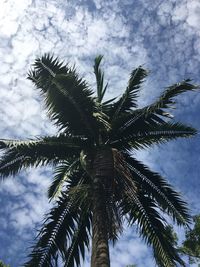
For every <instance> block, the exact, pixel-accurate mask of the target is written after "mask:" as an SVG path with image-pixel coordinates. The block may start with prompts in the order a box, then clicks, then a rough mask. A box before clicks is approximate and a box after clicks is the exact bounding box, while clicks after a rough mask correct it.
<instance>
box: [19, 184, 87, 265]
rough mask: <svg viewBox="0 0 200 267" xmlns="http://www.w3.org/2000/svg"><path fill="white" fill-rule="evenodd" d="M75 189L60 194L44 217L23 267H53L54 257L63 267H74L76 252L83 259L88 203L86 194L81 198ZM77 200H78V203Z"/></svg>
mask: <svg viewBox="0 0 200 267" xmlns="http://www.w3.org/2000/svg"><path fill="white" fill-rule="evenodd" d="M76 187H77V186H75V187H71V186H70V190H69V191H68V193H67V192H65V193H62V195H61V197H59V199H58V201H57V202H56V205H55V207H54V208H52V210H51V211H50V213H49V214H48V215H47V218H46V219H45V222H44V224H43V227H42V230H41V231H40V233H39V235H38V241H37V243H36V245H35V246H34V247H33V250H32V253H31V254H30V256H29V258H30V260H29V261H28V262H27V263H26V264H25V265H24V266H27V267H28V266H29V267H35V266H37V267H46V266H54V265H53V264H52V262H53V261H54V258H55V257H56V255H60V256H61V257H62V260H63V262H65V264H66V265H65V266H68V267H69V266H70V267H74V266H75V262H76V264H77V265H76V266H79V264H80V254H79V250H80V251H81V255H82V258H83V259H84V256H85V248H86V247H87V248H89V235H90V224H91V215H90V205H91V201H89V198H87V194H88V192H90V191H88V190H84V192H86V194H85V195H84V197H83V194H82V195H80V190H76V192H75V191H74V190H75V189H76ZM78 187H79V188H80V187H81V185H80V186H78ZM83 187H84V186H82V188H83ZM84 188H85V187H84ZM72 192H75V193H72ZM80 196H82V198H81V197H80ZM78 199H79V200H80V199H81V202H80V201H78ZM84 199H85V200H84ZM51 264H52V265H51Z"/></svg>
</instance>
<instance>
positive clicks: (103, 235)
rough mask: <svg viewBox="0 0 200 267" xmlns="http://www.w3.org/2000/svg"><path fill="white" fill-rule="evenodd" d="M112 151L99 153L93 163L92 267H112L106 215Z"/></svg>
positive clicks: (106, 150) (111, 169) (100, 151)
mask: <svg viewBox="0 0 200 267" xmlns="http://www.w3.org/2000/svg"><path fill="white" fill-rule="evenodd" d="M112 158H113V157H112V151H111V150H110V149H104V150H99V151H97V153H96V155H95V158H94V162H93V170H94V172H93V173H94V177H93V203H92V204H93V218H92V256H91V267H110V257H109V245H108V236H109V234H108V225H107V223H106V221H107V213H106V203H105V199H106V196H105V194H106V187H107V185H106V184H107V183H109V177H110V175H113V173H112V172H113V160H112Z"/></svg>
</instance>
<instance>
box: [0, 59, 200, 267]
mask: <svg viewBox="0 0 200 267" xmlns="http://www.w3.org/2000/svg"><path fill="white" fill-rule="evenodd" d="M101 60H102V56H98V57H96V59H95V64H94V73H95V77H96V83H97V94H96V95H94V93H93V91H91V89H90V88H89V86H88V84H87V83H86V82H85V80H84V79H82V78H79V75H78V74H77V71H76V69H75V68H74V67H70V66H69V65H65V64H64V63H61V62H59V60H58V59H57V58H54V57H53V56H51V55H49V54H46V55H44V56H42V57H41V58H38V59H36V61H35V63H34V65H33V68H32V70H31V71H30V72H29V74H28V79H30V80H31V81H32V82H33V83H34V85H35V86H36V88H37V89H39V90H40V92H41V95H42V97H43V99H44V101H45V105H46V108H47V113H48V115H49V117H50V119H51V120H52V121H53V122H54V123H55V124H56V126H57V127H58V134H57V135H56V136H42V137H40V138H35V139H33V140H25V141H24V140H0V148H1V149H2V150H3V152H4V153H3V155H2V158H1V161H0V174H1V177H2V179H3V178H5V177H8V176H10V175H16V174H17V173H18V172H19V171H20V170H22V169H24V168H28V167H37V166H38V165H42V166H44V165H49V164H51V165H53V166H54V167H55V171H54V180H53V181H52V184H51V186H50V188H49V190H48V197H49V199H50V200H53V203H54V207H53V208H52V209H51V210H50V212H49V214H48V215H47V216H46V218H45V221H44V222H43V226H42V229H41V231H40V233H39V235H38V239H37V243H36V244H35V245H34V247H33V250H32V253H31V254H30V255H29V259H28V260H27V263H25V265H24V266H29V267H30V266H32V267H33V266H34V267H36V266H37V267H44V266H54V262H55V261H57V258H58V256H59V258H60V259H61V258H62V261H63V266H65V267H72V266H75V265H77V266H80V262H81V258H83V259H84V257H85V250H86V249H87V248H89V247H90V236H91V240H92V243H91V245H92V253H91V266H92V267H100V266H101V267H108V266H110V258H109V242H113V243H114V244H115V241H117V239H118V237H119V236H120V234H121V232H122V230H123V223H124V222H128V224H129V226H133V225H137V229H138V231H139V234H140V235H141V237H143V239H144V240H145V241H146V243H147V244H148V245H150V246H151V247H152V248H153V253H154V256H155V260H156V262H157V265H158V266H166V267H169V266H175V265H176V264H177V263H179V264H181V265H183V264H184V263H183V261H182V260H181V258H180V257H179V255H178V254H177V251H176V250H175V249H174V247H173V245H172V242H171V236H170V235H169V234H168V233H169V231H167V221H166V216H164V214H167V215H168V216H170V217H171V218H172V219H173V221H174V223H177V224H178V225H184V226H185V225H188V223H190V215H189V212H188V208H187V204H186V203H185V202H184V201H183V200H182V198H181V196H180V195H179V193H177V192H176V191H175V190H174V189H173V188H172V186H171V185H170V184H168V182H167V181H166V180H165V179H164V178H163V177H162V176H161V175H159V174H158V173H156V172H153V171H151V170H150V169H149V168H148V167H147V166H145V165H144V164H143V163H141V162H139V161H138V160H137V159H136V158H135V156H134V151H137V150H138V149H142V148H148V147H150V146H151V145H153V144H161V143H164V142H166V141H169V140H172V139H176V138H178V137H190V136H193V135H194V134H196V130H195V129H194V128H192V127H190V126H187V125H184V124H181V123H178V122H174V121H170V118H171V115H170V114H169V113H168V112H166V110H167V109H169V108H171V106H172V105H174V103H175V102H174V97H175V96H177V95H178V94H180V93H183V92H186V91H192V90H196V89H197V88H198V87H197V86H195V85H193V84H191V82H190V80H184V81H182V82H181V83H177V84H174V85H172V86H170V87H168V88H167V89H166V90H165V91H164V93H163V94H161V96H160V98H159V99H158V100H157V101H155V102H154V103H153V104H151V105H149V106H146V107H143V108H139V109H138V108H137V101H136V100H137V97H138V93H139V91H140V86H141V84H142V82H143V81H144V79H145V78H146V76H147V74H148V72H147V71H146V70H145V69H144V68H143V67H141V66H140V67H138V68H136V69H134V70H133V71H132V72H131V74H130V79H129V81H128V85H127V87H126V89H125V91H124V93H123V94H122V95H121V96H120V97H119V98H113V99H110V100H106V101H103V98H104V95H105V93H106V89H107V84H106V85H105V84H104V73H103V71H102V70H101V68H100V63H101Z"/></svg>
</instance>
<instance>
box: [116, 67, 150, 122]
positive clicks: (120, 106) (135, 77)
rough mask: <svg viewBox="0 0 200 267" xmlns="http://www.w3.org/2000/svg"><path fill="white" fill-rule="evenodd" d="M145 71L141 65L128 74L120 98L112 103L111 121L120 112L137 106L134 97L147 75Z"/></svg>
mask: <svg viewBox="0 0 200 267" xmlns="http://www.w3.org/2000/svg"><path fill="white" fill-rule="evenodd" d="M147 74H148V73H147V71H146V70H145V69H143V68H142V67H141V66H140V67H138V68H137V69H134V70H133V71H132V73H131V75H130V79H129V83H128V86H127V88H126V90H125V92H124V94H123V95H122V96H121V98H120V99H119V100H118V101H117V102H115V103H114V105H113V108H112V113H113V116H112V122H114V121H115V120H116V119H117V118H118V117H119V115H120V114H121V113H123V112H126V111H130V110H131V108H135V107H137V104H136V99H137V97H138V91H139V88H140V86H141V83H142V82H143V81H144V79H145V77H146V76H147Z"/></svg>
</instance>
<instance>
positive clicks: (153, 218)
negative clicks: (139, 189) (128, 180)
mask: <svg viewBox="0 0 200 267" xmlns="http://www.w3.org/2000/svg"><path fill="white" fill-rule="evenodd" d="M122 207H123V208H124V213H125V214H128V215H129V223H130V224H133V223H136V224H137V226H138V231H139V233H140V235H141V236H142V237H143V239H144V241H145V242H146V243H147V245H149V246H151V247H152V249H153V251H154V257H155V260H156V263H157V264H158V265H159V266H162V267H169V266H171V267H172V266H176V264H177V262H178V263H180V264H181V266H184V262H183V261H182V259H181V258H180V257H179V255H178V252H177V250H176V249H175V248H174V247H173V244H172V243H171V240H170V238H169V236H168V231H167V230H166V226H165V224H164V223H165V219H164V218H163V217H162V216H161V215H160V214H159V212H158V206H157V205H156V203H155V201H153V200H152V199H151V198H150V197H148V196H145V195H144V194H139V195H138V196H135V197H134V198H133V196H132V194H130V192H129V191H125V195H124V198H123V201H122Z"/></svg>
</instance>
